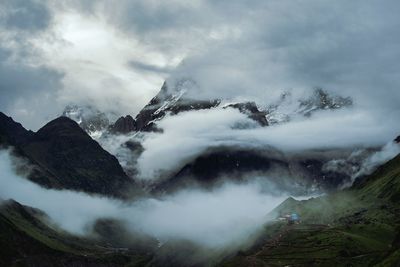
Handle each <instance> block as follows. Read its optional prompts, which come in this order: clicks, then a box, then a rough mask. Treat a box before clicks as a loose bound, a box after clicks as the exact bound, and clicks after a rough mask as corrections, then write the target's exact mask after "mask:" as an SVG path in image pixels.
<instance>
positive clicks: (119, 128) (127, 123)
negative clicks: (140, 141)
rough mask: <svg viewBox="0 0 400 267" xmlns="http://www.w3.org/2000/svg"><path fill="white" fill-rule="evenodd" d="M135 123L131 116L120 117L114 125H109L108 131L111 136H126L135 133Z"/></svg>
mask: <svg viewBox="0 0 400 267" xmlns="http://www.w3.org/2000/svg"><path fill="white" fill-rule="evenodd" d="M137 129H138V127H137V123H136V121H135V120H134V119H133V118H132V116H130V115H127V116H125V117H120V118H119V119H118V120H117V121H116V122H115V123H114V124H112V125H110V127H109V131H110V132H111V133H113V134H127V133H130V132H134V131H137Z"/></svg>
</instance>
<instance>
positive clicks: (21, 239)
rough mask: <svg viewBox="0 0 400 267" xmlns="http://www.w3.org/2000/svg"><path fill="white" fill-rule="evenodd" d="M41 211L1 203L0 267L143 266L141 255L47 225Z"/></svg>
mask: <svg viewBox="0 0 400 267" xmlns="http://www.w3.org/2000/svg"><path fill="white" fill-rule="evenodd" d="M41 216H44V215H43V214H41V212H40V211H37V210H34V209H32V208H29V207H26V206H23V205H21V204H19V203H17V202H15V201H12V200H10V201H6V202H3V203H0V247H1V248H2V249H1V250H0V266H32V267H36V266H37V267H47V266H49V267H50V266H54V267H56V266H57V267H58V266H60V267H61V266H110V267H111V266H126V265H127V264H129V263H131V264H132V265H131V266H137V265H135V262H136V263H139V265H138V266H142V265H141V264H140V263H141V262H146V261H149V259H148V255H146V253H144V252H136V251H134V250H124V251H120V250H118V249H117V248H115V247H112V246H110V245H107V243H105V242H100V241H97V240H94V239H85V238H79V237H75V236H72V235H70V234H68V233H65V232H60V231H57V230H55V229H52V228H49V227H48V226H46V225H45V224H44V223H42V221H41V220H40V219H39V217H41Z"/></svg>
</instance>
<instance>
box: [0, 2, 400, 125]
mask: <svg viewBox="0 0 400 267" xmlns="http://www.w3.org/2000/svg"><path fill="white" fill-rule="evenodd" d="M399 12H400V2H398V1H395V0H393V1H391V0H387V1H378V0H376V1H368V0H363V1H361V0H360V1H357V0H354V1H344V0H343V1H340V0H339V1H313V0H308V1H301V0H298V1H295V0H293V1H292V0H290V1H289V0H288V1H285V0H280V1H265V0H252V1H238V0H229V1H228V0H212V1H211V0H210V1H205V0H204V1H201V0H192V1H186V0H172V1H156V0H143V1H142V0H137V1H135V0H131V1H127V0H126V1H124V0H121V1H89V0H82V1H73V0H71V1H45V0H43V1H34V0H3V1H1V2H0V91H1V97H0V110H1V111H3V112H5V113H7V114H9V115H11V116H13V117H14V119H15V120H17V121H20V122H22V123H23V124H24V125H25V126H26V127H28V128H32V129H37V128H38V127H40V126H41V125H42V124H43V123H44V122H46V121H48V120H50V119H52V118H54V117H56V116H57V114H60V113H61V111H62V110H63V108H64V106H65V105H67V104H70V103H76V104H81V105H85V104H91V105H94V106H95V107H96V108H99V109H101V110H103V111H114V112H117V113H119V114H128V113H129V114H132V115H135V114H136V113H137V112H138V111H139V110H140V108H141V107H143V106H144V105H145V104H146V102H147V101H148V100H149V99H150V98H151V97H152V96H154V94H155V93H157V91H158V90H159V88H160V87H161V85H162V83H163V81H164V80H165V79H167V80H168V81H169V82H170V83H171V84H173V83H174V82H175V81H176V80H177V79H178V80H179V79H181V78H191V79H193V80H195V81H196V83H197V87H196V90H195V91H193V93H194V94H195V95H196V97H225V98H246V99H256V100H257V101H259V102H265V103H267V102H268V101H270V100H271V99H272V98H273V97H275V96H276V95H277V94H279V93H280V92H281V91H282V90H285V89H289V88H292V89H295V90H299V91H304V90H309V89H311V88H313V87H315V86H322V87H324V88H327V89H328V90H332V91H336V92H339V93H340V94H342V95H350V96H352V97H353V98H354V99H355V102H356V104H357V105H359V106H360V107H362V108H364V109H370V110H373V111H376V112H381V113H385V114H395V115H398V114H399V103H400V89H399V88H398V87H399V84H400V73H399V71H398V70H399V69H400V68H399V67H400V66H399V65H400V55H399V54H400V49H399V47H400V46H399V41H400V35H399V34H398V31H399V29H400V19H399V16H398V14H399Z"/></svg>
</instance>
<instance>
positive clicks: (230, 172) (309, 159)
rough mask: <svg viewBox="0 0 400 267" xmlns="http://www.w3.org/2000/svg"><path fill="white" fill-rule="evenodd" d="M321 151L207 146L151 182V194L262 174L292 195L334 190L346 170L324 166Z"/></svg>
mask: <svg viewBox="0 0 400 267" xmlns="http://www.w3.org/2000/svg"><path fill="white" fill-rule="evenodd" d="M329 160H330V158H326V157H325V156H324V155H323V154H309V153H305V154H304V155H293V156H291V157H289V156H285V155H284V154H282V153H281V152H279V151H277V150H274V149H273V148H270V149H264V150H258V151H257V150H255V149H245V148H232V147H219V148H215V149H210V150H208V151H207V152H206V153H203V154H201V155H200V156H198V157H197V158H196V159H194V160H193V161H191V162H189V163H187V164H186V165H184V166H183V167H182V168H181V169H179V170H178V171H176V172H175V173H173V174H171V175H170V176H169V177H167V178H164V179H161V181H160V182H156V183H155V184H154V185H153V188H152V192H154V193H171V192H174V191H177V190H180V189H182V188H185V187H191V186H193V185H196V186H200V187H205V188H211V187H215V186H218V185H219V184H221V183H222V182H224V181H226V179H229V180H234V181H241V182H245V181H250V180H252V179H255V178H257V177H258V178H260V177H262V178H263V179H264V180H265V181H266V182H271V183H272V184H273V185H274V186H275V187H276V189H277V190H278V189H279V190H284V191H287V192H291V193H292V194H295V195H306V194H310V193H318V192H329V191H334V190H337V189H338V188H339V187H340V186H341V185H343V184H345V183H348V182H349V181H350V178H351V177H350V176H349V175H348V174H346V173H343V172H339V171H336V170H329V169H327V168H325V166H326V164H327V163H328V162H329Z"/></svg>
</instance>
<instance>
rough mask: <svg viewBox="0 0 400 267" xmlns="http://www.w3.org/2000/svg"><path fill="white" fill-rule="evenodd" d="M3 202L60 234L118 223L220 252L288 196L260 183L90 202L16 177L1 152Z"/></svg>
mask: <svg viewBox="0 0 400 267" xmlns="http://www.w3.org/2000/svg"><path fill="white" fill-rule="evenodd" d="M0 171H1V175H0V198H1V199H10V198H12V199H14V200H16V201H17V202H20V203H21V204H24V205H28V206H31V207H35V208H39V209H41V210H43V211H44V212H46V213H47V214H48V215H49V217H50V218H51V219H52V220H53V221H54V222H55V223H56V224H57V225H58V226H59V227H61V228H63V229H65V230H67V231H69V232H71V233H75V234H80V235H84V234H86V233H88V231H89V229H90V228H91V225H92V224H93V223H94V222H95V220H96V219H99V218H116V219H121V220H123V221H125V222H126V223H127V225H128V226H129V228H130V229H132V230H133V231H141V232H144V233H146V234H149V235H151V236H153V237H155V238H157V239H158V240H160V241H161V242H165V241H167V240H170V239H174V240H180V239H183V240H189V241H192V242H194V243H197V244H200V245H204V246H207V247H210V248H212V247H221V246H227V245H231V244H232V243H235V242H236V243H238V242H241V241H242V240H244V239H246V238H248V236H249V235H250V234H251V233H254V231H256V230H257V229H259V227H261V226H262V225H263V224H264V223H266V222H267V218H266V215H267V213H268V212H270V211H271V210H272V209H273V208H274V207H275V206H277V205H278V204H279V203H281V202H282V201H283V200H284V199H285V198H286V197H287V195H284V194H282V195H279V193H275V194H274V195H269V194H267V193H265V191H262V190H261V186H260V185H259V184H257V183H251V184H246V185H243V184H242V185H235V184H229V183H228V184H225V185H223V186H221V187H220V188H217V189H215V190H213V191H202V190H196V189H192V190H185V191H180V192H178V193H176V194H173V195H170V196H166V197H164V198H162V199H153V198H146V199H141V200H138V201H136V202H133V203H124V202H121V201H117V200H113V199H109V198H105V197H99V196H89V195H87V194H84V193H78V192H73V191H68V190H61V191H59V190H52V189H44V188H42V187H40V186H38V185H36V184H34V183H32V182H30V181H28V180H27V179H25V178H23V177H20V176H18V175H16V174H15V161H14V160H13V159H12V158H11V156H10V155H9V153H8V151H4V150H2V151H0Z"/></svg>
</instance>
